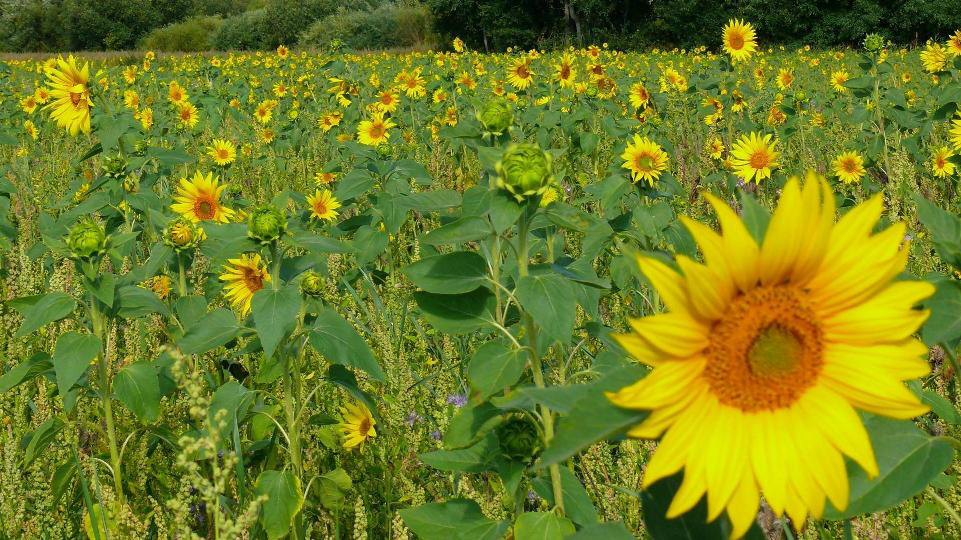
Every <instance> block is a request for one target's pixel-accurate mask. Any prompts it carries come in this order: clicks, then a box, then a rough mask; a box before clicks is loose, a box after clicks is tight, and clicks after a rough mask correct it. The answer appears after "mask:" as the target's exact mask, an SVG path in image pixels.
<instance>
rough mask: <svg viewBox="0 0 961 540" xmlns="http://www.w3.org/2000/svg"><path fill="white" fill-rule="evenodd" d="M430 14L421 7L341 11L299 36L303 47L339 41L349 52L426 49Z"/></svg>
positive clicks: (404, 6) (430, 36) (386, 7)
mask: <svg viewBox="0 0 961 540" xmlns="http://www.w3.org/2000/svg"><path fill="white" fill-rule="evenodd" d="M432 22H433V19H432V17H431V13H430V10H429V9H428V8H427V6H424V5H397V4H383V5H381V6H379V7H377V8H376V9H373V10H346V9H341V10H338V11H337V12H336V13H334V14H332V15H328V16H327V17H324V18H323V19H321V20H319V21H317V22H315V23H314V24H313V25H311V26H310V28H308V29H307V30H306V31H305V32H304V33H303V34H301V36H300V41H299V43H300V44H301V45H305V46H314V47H323V46H326V45H327V44H329V43H330V42H331V40H335V39H336V40H340V41H341V42H343V44H344V45H346V46H347V47H349V48H352V49H386V48H392V47H425V46H429V44H431V43H432V42H433V37H432Z"/></svg>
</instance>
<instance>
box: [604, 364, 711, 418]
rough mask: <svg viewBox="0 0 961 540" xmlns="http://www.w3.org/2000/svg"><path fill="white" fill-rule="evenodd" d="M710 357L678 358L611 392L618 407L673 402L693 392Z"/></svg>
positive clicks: (644, 407) (640, 407)
mask: <svg viewBox="0 0 961 540" xmlns="http://www.w3.org/2000/svg"><path fill="white" fill-rule="evenodd" d="M705 363H706V360H704V359H703V358H698V359H694V360H675V361H671V362H663V363H661V364H660V365H659V366H657V367H656V368H654V370H653V371H651V372H650V373H649V374H648V375H647V376H645V377H644V378H643V379H641V380H639V381H637V382H636V383H634V384H631V385H628V386H626V387H624V388H621V389H620V390H618V391H617V392H612V393H609V394H607V397H608V399H610V400H611V402H613V403H614V404H615V405H617V406H618V407H625V408H628V409H656V408H658V407H664V406H666V405H671V404H673V403H674V402H676V401H678V400H680V399H681V397H682V396H683V395H684V394H689V393H690V387H691V385H692V383H693V381H694V379H695V378H697V377H699V376H700V375H701V372H702V371H703V370H704V364H705Z"/></svg>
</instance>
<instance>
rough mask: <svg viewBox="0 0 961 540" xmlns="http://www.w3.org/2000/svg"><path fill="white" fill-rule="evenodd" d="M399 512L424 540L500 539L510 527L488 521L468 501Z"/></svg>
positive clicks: (453, 501)
mask: <svg viewBox="0 0 961 540" xmlns="http://www.w3.org/2000/svg"><path fill="white" fill-rule="evenodd" d="M398 513H399V514H400V517H401V518H402V519H403V520H404V523H406V524H407V526H408V527H409V528H410V530H411V531H413V532H414V534H416V535H417V537H418V538H421V539H423V540H500V539H501V538H503V536H504V533H506V532H507V528H508V527H509V526H510V524H509V523H507V522H506V521H494V520H492V519H488V518H487V517H486V516H484V513H483V512H481V509H480V506H478V504H477V503H476V502H474V501H471V500H468V499H451V500H449V501H447V502H443V503H430V504H423V505H420V506H417V507H414V508H405V509H403V510H400V511H399V512H398Z"/></svg>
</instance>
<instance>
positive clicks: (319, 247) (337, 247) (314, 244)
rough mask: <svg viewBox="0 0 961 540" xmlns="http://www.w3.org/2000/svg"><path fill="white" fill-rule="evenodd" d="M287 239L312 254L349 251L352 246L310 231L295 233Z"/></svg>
mask: <svg viewBox="0 0 961 540" xmlns="http://www.w3.org/2000/svg"><path fill="white" fill-rule="evenodd" d="M289 241H290V243H291V244H293V245H294V246H297V247H300V248H304V249H306V250H308V251H310V252H311V253H313V254H314V255H321V256H327V255H328V254H330V253H350V252H352V251H353V248H352V247H350V246H349V245H347V244H345V243H343V242H341V241H340V240H335V239H333V238H325V237H323V236H318V235H316V234H311V233H301V234H296V235H294V236H292V237H291V238H290V239H289Z"/></svg>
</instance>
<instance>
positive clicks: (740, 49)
mask: <svg viewBox="0 0 961 540" xmlns="http://www.w3.org/2000/svg"><path fill="white" fill-rule="evenodd" d="M755 51H757V34H756V33H755V31H754V26H752V25H751V23H746V22H744V21H739V20H737V19H731V20H730V21H729V22H728V23H727V25H726V26H725V27H724V52H726V53H727V54H729V55H730V56H731V60H732V61H733V62H740V61H742V60H747V59H748V58H750V57H751V55H752V54H754V52H755Z"/></svg>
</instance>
